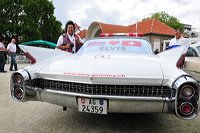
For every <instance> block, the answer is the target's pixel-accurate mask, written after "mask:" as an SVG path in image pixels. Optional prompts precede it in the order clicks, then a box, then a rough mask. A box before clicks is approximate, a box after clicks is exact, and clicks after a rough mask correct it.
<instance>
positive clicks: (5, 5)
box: [0, 0, 62, 42]
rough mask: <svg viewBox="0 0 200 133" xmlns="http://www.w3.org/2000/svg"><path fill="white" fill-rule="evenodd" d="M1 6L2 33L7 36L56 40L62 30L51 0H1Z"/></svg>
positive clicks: (29, 39) (0, 24)
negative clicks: (54, 14)
mask: <svg viewBox="0 0 200 133" xmlns="http://www.w3.org/2000/svg"><path fill="white" fill-rule="evenodd" d="M0 8H1V9H2V11H0V18H1V19H0V29H1V30H0V34H1V35H3V36H5V37H7V38H12V37H15V38H16V39H17V40H18V39H20V40H22V41H32V40H40V39H42V40H46V41H51V42H56V40H57V38H58V36H59V35H60V34H61V32H62V29H61V26H62V24H61V22H59V21H57V20H56V18H55V17H54V16H53V13H54V6H53V4H52V2H50V1H49V0H1V1H0Z"/></svg>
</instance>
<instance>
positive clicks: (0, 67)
mask: <svg viewBox="0 0 200 133" xmlns="http://www.w3.org/2000/svg"><path fill="white" fill-rule="evenodd" d="M5 64H6V59H5V54H4V51H0V72H3V71H4V67H5Z"/></svg>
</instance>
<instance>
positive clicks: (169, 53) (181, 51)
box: [157, 44, 189, 68]
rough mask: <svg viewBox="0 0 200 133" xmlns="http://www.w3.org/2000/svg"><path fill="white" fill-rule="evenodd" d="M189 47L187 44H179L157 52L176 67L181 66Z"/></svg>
mask: <svg viewBox="0 0 200 133" xmlns="http://www.w3.org/2000/svg"><path fill="white" fill-rule="evenodd" d="M188 48H189V44H188V45H181V46H180V47H176V48H172V49H170V50H166V51H163V52H161V53H159V54H157V55H158V56H159V57H160V58H165V59H166V60H168V61H169V62H170V63H172V65H174V66H177V67H178V68H180V67H181V65H182V64H183V61H184V56H185V54H186V53H187V51H188Z"/></svg>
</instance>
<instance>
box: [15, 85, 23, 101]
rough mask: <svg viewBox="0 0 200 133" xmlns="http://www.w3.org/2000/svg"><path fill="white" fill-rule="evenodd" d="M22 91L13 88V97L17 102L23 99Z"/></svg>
mask: <svg viewBox="0 0 200 133" xmlns="http://www.w3.org/2000/svg"><path fill="white" fill-rule="evenodd" d="M23 93H24V91H23V89H22V88H15V89H14V97H15V98H17V99H18V100H20V99H22V97H23Z"/></svg>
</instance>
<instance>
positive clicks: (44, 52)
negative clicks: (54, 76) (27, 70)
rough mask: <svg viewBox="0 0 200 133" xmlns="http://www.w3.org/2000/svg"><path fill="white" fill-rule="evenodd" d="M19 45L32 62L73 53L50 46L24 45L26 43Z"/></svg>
mask: <svg viewBox="0 0 200 133" xmlns="http://www.w3.org/2000/svg"><path fill="white" fill-rule="evenodd" d="M19 47H20V48H21V49H22V51H23V52H24V54H25V55H26V56H27V57H28V58H29V59H30V60H31V64H34V63H36V62H40V61H43V60H45V59H48V58H51V57H53V56H57V55H66V54H71V53H69V52H65V51H61V50H55V49H49V48H41V47H33V46H24V45H19Z"/></svg>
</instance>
